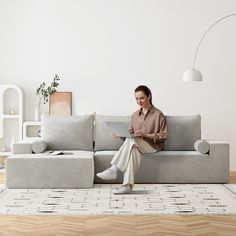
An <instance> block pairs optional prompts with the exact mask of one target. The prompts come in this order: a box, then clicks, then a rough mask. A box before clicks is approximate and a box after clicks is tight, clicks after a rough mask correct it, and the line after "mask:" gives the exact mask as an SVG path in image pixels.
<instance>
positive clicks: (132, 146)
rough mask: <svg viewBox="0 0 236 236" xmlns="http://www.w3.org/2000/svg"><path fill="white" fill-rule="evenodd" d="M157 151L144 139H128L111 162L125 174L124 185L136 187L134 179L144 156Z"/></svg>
mask: <svg viewBox="0 0 236 236" xmlns="http://www.w3.org/2000/svg"><path fill="white" fill-rule="evenodd" d="M156 151H157V150H156V149H154V148H153V147H151V146H150V145H149V144H148V143H147V142H146V141H145V140H143V139H142V138H126V140H125V142H124V143H123V145H122V146H121V147H120V149H119V151H118V152H117V153H116V154H115V156H114V157H113V159H112V161H111V164H112V165H115V166H116V167H117V168H118V169H119V170H121V171H123V172H124V179H123V185H126V184H131V185H134V177H135V174H136V172H137V170H138V168H139V165H140V161H141V158H142V156H143V154H145V153H154V152H156Z"/></svg>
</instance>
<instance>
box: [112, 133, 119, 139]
mask: <svg viewBox="0 0 236 236" xmlns="http://www.w3.org/2000/svg"><path fill="white" fill-rule="evenodd" d="M111 138H112V139H114V140H116V139H120V136H118V135H117V134H111Z"/></svg>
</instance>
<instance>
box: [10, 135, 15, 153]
mask: <svg viewBox="0 0 236 236" xmlns="http://www.w3.org/2000/svg"><path fill="white" fill-rule="evenodd" d="M15 142H16V139H15V137H14V136H12V137H11V151H12V150H13V144H14V143H15Z"/></svg>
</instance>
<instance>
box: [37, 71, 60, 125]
mask: <svg viewBox="0 0 236 236" xmlns="http://www.w3.org/2000/svg"><path fill="white" fill-rule="evenodd" d="M59 80H60V78H59V76H58V75H57V74H56V75H55V76H54V78H53V81H52V83H51V85H50V86H48V87H46V84H45V82H43V83H42V84H40V85H39V87H38V88H37V89H36V95H37V96H38V97H39V102H38V106H37V107H36V109H35V121H39V108H40V105H41V104H42V103H43V104H47V103H48V100H49V97H50V95H52V94H54V93H55V92H57V87H58V86H59V82H58V81H59Z"/></svg>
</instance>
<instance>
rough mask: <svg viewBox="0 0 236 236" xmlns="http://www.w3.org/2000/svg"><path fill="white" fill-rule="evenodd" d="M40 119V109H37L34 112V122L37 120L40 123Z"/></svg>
mask: <svg viewBox="0 0 236 236" xmlns="http://www.w3.org/2000/svg"><path fill="white" fill-rule="evenodd" d="M39 117H40V114H39V108H38V107H36V108H35V111H34V120H35V121H39V120H40V119H39Z"/></svg>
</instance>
